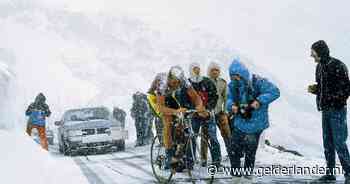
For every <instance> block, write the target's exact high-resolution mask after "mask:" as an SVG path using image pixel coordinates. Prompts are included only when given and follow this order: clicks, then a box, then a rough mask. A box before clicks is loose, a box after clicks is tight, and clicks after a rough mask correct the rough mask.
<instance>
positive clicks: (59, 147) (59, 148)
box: [58, 143, 63, 153]
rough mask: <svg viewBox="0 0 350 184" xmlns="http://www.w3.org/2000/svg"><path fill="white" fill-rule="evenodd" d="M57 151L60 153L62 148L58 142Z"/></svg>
mask: <svg viewBox="0 0 350 184" xmlns="http://www.w3.org/2000/svg"><path fill="white" fill-rule="evenodd" d="M58 151H59V152H60V153H63V148H62V146H61V144H60V143H58Z"/></svg>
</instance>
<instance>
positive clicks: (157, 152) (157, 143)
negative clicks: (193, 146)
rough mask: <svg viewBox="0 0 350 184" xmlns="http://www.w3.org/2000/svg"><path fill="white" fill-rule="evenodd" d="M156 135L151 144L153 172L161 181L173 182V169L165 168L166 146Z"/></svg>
mask: <svg viewBox="0 0 350 184" xmlns="http://www.w3.org/2000/svg"><path fill="white" fill-rule="evenodd" d="M161 142H162V141H161V140H159V137H158V136H156V137H154V138H153V141H152V145H151V166H152V172H153V174H154V176H155V177H156V179H157V181H158V182H159V183H171V179H172V177H173V175H174V173H173V172H172V170H171V169H169V168H168V169H165V164H166V154H165V147H164V146H163V145H162V143H161Z"/></svg>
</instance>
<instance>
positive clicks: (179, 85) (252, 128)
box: [149, 59, 280, 168]
mask: <svg viewBox="0 0 350 184" xmlns="http://www.w3.org/2000/svg"><path fill="white" fill-rule="evenodd" d="M201 69H202V68H201V66H200V64H199V63H192V64H191V65H190V68H189V72H190V77H189V78H186V77H185V74H184V71H183V70H182V68H181V67H179V66H174V67H171V69H170V71H169V72H168V73H160V74H158V75H157V77H156V78H155V79H154V81H153V82H152V85H151V88H150V90H149V95H153V96H155V97H156V100H155V103H156V105H153V107H154V108H155V110H154V111H158V112H159V114H161V119H162V122H163V126H164V129H163V143H164V146H165V148H166V156H167V165H170V164H171V160H172V157H174V154H175V150H174V147H173V144H172V142H173V141H174V140H172V138H173V136H172V135H171V134H172V132H171V127H172V126H173V118H174V116H176V115H177V114H178V113H180V112H185V111H186V110H188V109H196V110H197V112H198V113H197V114H198V115H197V116H194V117H193V119H192V121H191V122H192V128H193V131H194V133H196V134H198V133H199V130H200V129H201V131H202V133H203V134H204V135H206V136H204V140H205V139H208V142H209V143H210V145H211V146H210V153H211V157H212V163H211V164H212V165H215V166H220V165H221V161H222V155H221V149H220V143H219V141H218V138H217V134H216V130H217V127H218V128H219V130H220V133H221V136H222V138H223V140H224V143H225V147H226V150H227V153H228V155H229V158H230V161H231V165H232V167H235V168H240V167H241V163H240V159H241V158H242V157H245V163H244V167H245V168H254V163H255V154H256V151H257V148H258V143H259V138H260V135H261V133H262V132H263V130H264V129H266V128H267V127H268V126H269V122H268V106H269V104H270V103H271V102H273V101H274V100H276V99H277V98H278V97H279V95H280V93H279V89H278V88H277V87H276V86H275V85H274V84H273V83H271V82H270V81H268V80H267V79H265V78H262V77H260V76H258V75H252V74H250V72H249V70H248V69H247V67H246V66H245V65H244V64H243V63H242V62H241V61H240V60H239V59H235V60H234V61H233V62H232V64H231V66H230V68H229V73H230V80H231V81H230V82H229V83H228V84H227V82H226V81H225V80H224V79H223V78H222V77H220V73H221V67H220V66H219V64H218V63H215V62H212V63H210V64H209V66H208V71H207V74H208V75H207V76H204V75H203V74H202V70H201ZM208 112H209V113H208ZM202 140H203V138H202ZM193 142H194V143H195V142H196V141H193ZM204 142H205V141H204ZM195 146H196V145H195ZM194 150H195V149H194ZM207 150H208V147H207V145H205V144H201V153H200V154H201V163H202V166H203V167H205V166H207Z"/></svg>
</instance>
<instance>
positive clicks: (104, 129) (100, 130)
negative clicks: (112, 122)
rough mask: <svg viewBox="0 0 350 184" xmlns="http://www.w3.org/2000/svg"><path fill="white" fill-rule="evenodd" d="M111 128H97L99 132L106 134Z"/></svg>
mask: <svg viewBox="0 0 350 184" xmlns="http://www.w3.org/2000/svg"><path fill="white" fill-rule="evenodd" d="M107 130H109V128H98V129H97V134H106V133H107V132H108V131H107Z"/></svg>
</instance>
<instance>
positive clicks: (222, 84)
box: [208, 62, 227, 114]
mask: <svg viewBox="0 0 350 184" xmlns="http://www.w3.org/2000/svg"><path fill="white" fill-rule="evenodd" d="M212 69H218V70H221V68H220V66H219V64H218V63H216V62H211V63H210V64H209V66H208V76H210V71H211V70H212ZM209 78H210V80H211V81H212V82H213V83H214V84H215V86H216V91H217V95H218V101H217V103H216V106H215V113H216V114H217V113H220V112H225V111H226V100H227V82H226V81H225V80H224V79H223V78H220V77H218V78H216V79H214V78H211V77H209Z"/></svg>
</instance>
